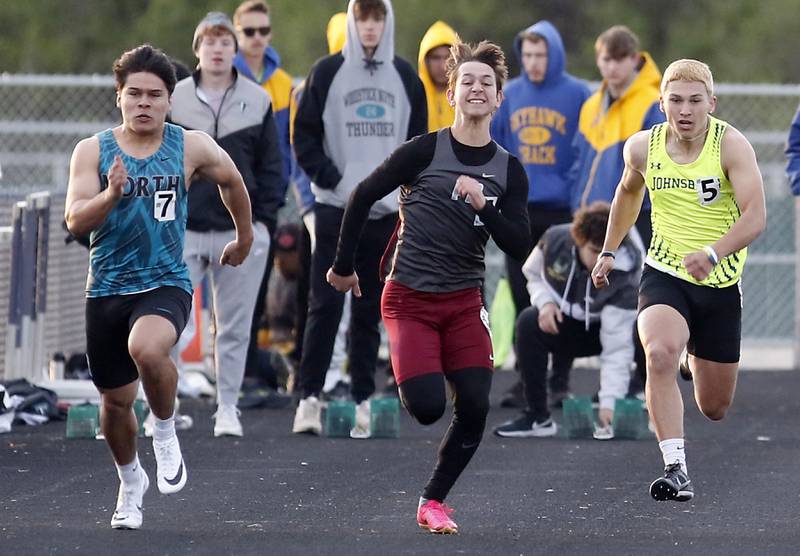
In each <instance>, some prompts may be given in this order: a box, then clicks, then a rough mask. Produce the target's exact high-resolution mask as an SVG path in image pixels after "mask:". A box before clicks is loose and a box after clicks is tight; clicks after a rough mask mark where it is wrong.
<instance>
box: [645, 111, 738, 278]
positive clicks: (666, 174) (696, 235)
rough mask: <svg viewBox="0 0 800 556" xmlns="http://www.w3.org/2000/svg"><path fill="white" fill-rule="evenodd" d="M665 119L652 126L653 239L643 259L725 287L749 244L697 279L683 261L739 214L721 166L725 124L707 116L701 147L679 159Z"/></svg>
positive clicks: (649, 188)
mask: <svg viewBox="0 0 800 556" xmlns="http://www.w3.org/2000/svg"><path fill="white" fill-rule="evenodd" d="M668 126H669V124H667V123H663V124H659V125H656V126H654V127H653V128H652V129H651V130H650V142H649V146H648V153H647V170H646V171H645V177H644V179H645V185H646V186H647V191H648V193H649V195H650V202H651V203H652V205H653V208H652V216H651V218H652V223H653V239H652V241H651V242H650V249H649V250H648V251H647V260H646V262H647V264H649V265H650V266H652V267H653V268H656V269H658V270H661V271H662V272H666V273H668V274H671V275H672V276H676V277H678V278H681V279H682V280H686V281H687V282H691V283H693V284H700V285H702V286H709V287H712V288H724V287H727V286H732V285H734V284H736V283H737V282H739V279H740V278H741V276H742V269H743V268H744V261H745V259H746V258H747V248H744V249H742V250H740V251H737V252H735V253H731V254H730V255H728V256H727V257H725V258H724V259H722V260H721V261H720V264H718V265H717V266H715V267H714V269H713V270H712V271H711V274H709V275H708V277H707V278H706V279H705V280H703V281H702V282H699V281H697V280H695V279H694V278H692V277H691V276H690V275H689V274H688V273H687V272H686V268H684V266H683V263H682V262H681V261H682V260H683V258H684V257H685V256H686V255H688V254H689V253H693V252H695V251H701V250H702V249H703V247H704V246H706V245H711V244H712V243H714V242H715V241H717V240H718V239H719V238H720V237H722V236H723V235H724V234H725V233H726V232H727V231H728V230H729V229H730V228H731V226H733V224H734V222H736V221H737V220H738V219H739V217H740V216H741V211H740V210H739V206H738V205H737V204H736V198H735V197H734V194H733V187H732V186H731V182H730V181H729V180H728V177H727V176H726V175H725V173H724V172H723V171H722V163H721V157H720V150H721V149H720V147H721V145H722V136H723V134H724V133H725V130H726V129H727V127H728V124H727V123H726V122H724V121H722V120H718V119H717V118H714V117H711V116H709V122H708V134H707V135H706V141H705V144H704V145H703V150H702V151H701V152H700V155H699V156H698V157H697V159H696V160H695V161H694V162H691V163H689V164H678V163H676V162H673V161H672V159H671V158H670V157H669V155H668V154H667V149H666V137H667V129H668Z"/></svg>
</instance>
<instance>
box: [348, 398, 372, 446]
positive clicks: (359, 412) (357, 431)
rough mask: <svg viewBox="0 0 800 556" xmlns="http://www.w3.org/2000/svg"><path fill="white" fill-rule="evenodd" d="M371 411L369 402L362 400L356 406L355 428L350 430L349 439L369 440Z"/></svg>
mask: <svg viewBox="0 0 800 556" xmlns="http://www.w3.org/2000/svg"><path fill="white" fill-rule="evenodd" d="M371 416H372V411H371V410H370V404H369V400H364V401H363V402H361V403H360V404H358V405H357V406H356V426H354V427H353V428H352V429H350V438H369V437H370V433H371V428H370V420H371Z"/></svg>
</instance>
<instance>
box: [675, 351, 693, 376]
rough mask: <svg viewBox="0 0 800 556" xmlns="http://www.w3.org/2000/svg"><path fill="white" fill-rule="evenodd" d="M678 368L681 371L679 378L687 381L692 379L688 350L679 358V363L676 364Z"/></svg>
mask: <svg viewBox="0 0 800 556" xmlns="http://www.w3.org/2000/svg"><path fill="white" fill-rule="evenodd" d="M678 370H679V371H680V373H681V378H682V379H683V380H686V381H688V382H691V381H692V370H691V369H690V368H689V352H688V351H687V352H686V355H685V356H684V357H683V359H681V363H680V365H678Z"/></svg>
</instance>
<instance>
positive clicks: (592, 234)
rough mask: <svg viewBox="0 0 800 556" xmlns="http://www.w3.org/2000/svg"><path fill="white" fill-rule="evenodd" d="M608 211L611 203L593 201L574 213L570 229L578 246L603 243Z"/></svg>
mask: <svg viewBox="0 0 800 556" xmlns="http://www.w3.org/2000/svg"><path fill="white" fill-rule="evenodd" d="M610 211H611V205H609V204H608V203H606V202H604V201H595V202H594V203H592V204H591V205H589V206H588V207H583V208H581V209H579V210H578V212H576V213H575V218H574V219H573V220H572V228H570V231H571V232H572V239H574V240H575V244H576V245H577V246H578V247H583V246H584V245H586V244H587V243H590V244H593V245H603V242H604V241H605V239H606V228H608V215H609V212H610Z"/></svg>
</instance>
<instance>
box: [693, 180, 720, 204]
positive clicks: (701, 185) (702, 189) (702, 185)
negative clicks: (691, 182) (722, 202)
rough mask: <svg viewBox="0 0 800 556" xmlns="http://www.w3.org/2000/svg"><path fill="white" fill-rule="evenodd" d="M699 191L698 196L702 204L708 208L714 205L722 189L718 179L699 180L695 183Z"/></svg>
mask: <svg viewBox="0 0 800 556" xmlns="http://www.w3.org/2000/svg"><path fill="white" fill-rule="evenodd" d="M695 187H696V189H697V196H698V197H699V199H700V204H701V205H703V206H708V205H711V204H713V203H714V202H715V201H716V200H717V198H718V197H719V190H720V188H721V185H720V181H719V178H718V177H711V178H699V179H698V180H697V181H696V182H695Z"/></svg>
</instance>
